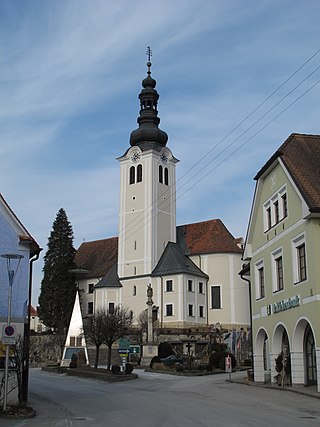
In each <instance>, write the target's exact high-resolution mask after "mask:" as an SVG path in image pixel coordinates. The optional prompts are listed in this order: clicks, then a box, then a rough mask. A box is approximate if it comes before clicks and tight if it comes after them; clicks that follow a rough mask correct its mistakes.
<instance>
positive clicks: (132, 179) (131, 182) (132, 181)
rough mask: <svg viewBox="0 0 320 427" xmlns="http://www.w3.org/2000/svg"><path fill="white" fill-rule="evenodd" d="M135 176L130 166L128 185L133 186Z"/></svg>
mask: <svg viewBox="0 0 320 427" xmlns="http://www.w3.org/2000/svg"><path fill="white" fill-rule="evenodd" d="M135 175H136V170H135V167H134V166H131V168H130V179H129V184H134V183H135Z"/></svg>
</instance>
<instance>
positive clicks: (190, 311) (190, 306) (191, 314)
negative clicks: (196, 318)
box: [188, 304, 193, 316]
mask: <svg viewBox="0 0 320 427" xmlns="http://www.w3.org/2000/svg"><path fill="white" fill-rule="evenodd" d="M188 316H193V305H192V304H188Z"/></svg>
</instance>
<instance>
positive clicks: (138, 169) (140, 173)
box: [137, 165, 142, 182]
mask: <svg viewBox="0 0 320 427" xmlns="http://www.w3.org/2000/svg"><path fill="white" fill-rule="evenodd" d="M137 182H142V165H138V167H137Z"/></svg>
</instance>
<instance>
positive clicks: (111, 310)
mask: <svg viewBox="0 0 320 427" xmlns="http://www.w3.org/2000/svg"><path fill="white" fill-rule="evenodd" d="M108 311H109V313H110V314H114V302H109V308H108Z"/></svg>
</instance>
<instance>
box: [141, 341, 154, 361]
mask: <svg viewBox="0 0 320 427" xmlns="http://www.w3.org/2000/svg"><path fill="white" fill-rule="evenodd" d="M142 349H143V350H142V351H143V354H142V358H141V365H144V366H147V367H150V362H151V360H152V358H153V357H154V356H158V345H157V344H152V343H151V344H150V343H146V344H143V346H142Z"/></svg>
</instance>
